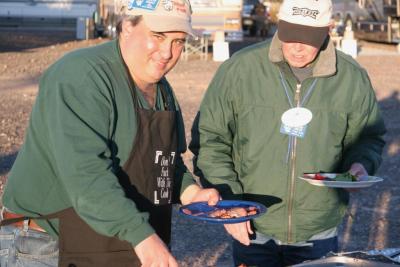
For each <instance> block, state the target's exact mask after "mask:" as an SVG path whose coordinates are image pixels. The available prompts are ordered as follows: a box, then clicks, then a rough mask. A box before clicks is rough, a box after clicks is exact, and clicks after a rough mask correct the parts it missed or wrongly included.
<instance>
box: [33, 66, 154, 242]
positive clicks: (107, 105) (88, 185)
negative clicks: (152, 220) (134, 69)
mask: <svg viewBox="0 0 400 267" xmlns="http://www.w3.org/2000/svg"><path fill="white" fill-rule="evenodd" d="M58 75H60V73H58ZM57 77H59V76H57ZM57 77H55V76H54V75H50V76H48V77H47V78H46V79H45V81H44V82H45V83H43V84H42V86H44V87H53V88H51V90H47V95H45V96H43V95H42V96H41V97H46V105H45V110H43V111H42V112H43V113H44V114H45V115H44V116H45V117H46V121H47V125H48V127H49V129H50V130H49V131H48V133H49V136H48V142H49V144H50V145H51V147H52V148H51V151H52V152H53V153H54V159H55V164H54V166H56V170H55V171H56V172H57V174H58V175H57V177H58V179H59V180H58V181H55V184H57V183H59V184H60V185H61V186H62V187H63V188H64V190H65V192H66V194H67V195H68V197H69V200H70V202H71V204H72V206H73V208H74V209H75V211H76V212H77V214H78V215H79V216H80V217H81V218H82V219H83V220H84V221H85V222H86V223H88V224H89V225H90V226H91V227H92V228H93V229H94V230H95V231H96V232H98V233H100V234H102V235H105V236H115V237H118V238H119V239H121V240H126V241H128V242H130V243H131V244H132V245H133V246H135V245H137V244H138V243H140V242H141V241H142V240H144V239H145V238H147V237H148V236H150V235H151V234H153V233H154V230H153V228H152V227H151V226H150V225H149V223H148V221H147V219H148V214H147V213H143V212H140V211H139V210H138V209H137V207H136V205H135V203H134V202H133V201H131V200H130V199H128V198H126V197H125V192H124V190H123V188H122V187H121V185H120V184H119V182H118V178H117V177H116V175H115V174H114V172H113V171H112V168H111V165H112V164H111V163H112V162H111V159H110V154H111V152H110V148H109V146H108V140H109V138H110V132H111V128H112V127H111V126H110V125H111V124H112V123H111V121H112V118H113V114H114V112H115V110H113V100H112V96H111V91H107V89H106V88H108V87H107V86H105V85H104V84H103V82H102V80H101V79H99V77H97V76H96V75H94V74H93V75H90V73H89V74H88V73H86V74H76V75H75V76H74V77H75V79H74V80H66V79H57ZM69 77H71V76H70V75H69ZM108 90H112V89H110V88H108ZM39 101H40V99H39ZM114 104H115V103H114ZM132 139H133V138H132ZM128 142H131V140H128ZM128 142H127V144H126V145H128V146H129V145H131V143H128Z"/></svg>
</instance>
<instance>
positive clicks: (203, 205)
mask: <svg viewBox="0 0 400 267" xmlns="http://www.w3.org/2000/svg"><path fill="white" fill-rule="evenodd" d="M232 208H244V209H246V210H248V209H249V208H250V209H253V210H254V211H256V213H255V214H253V215H247V216H242V217H237V218H236V217H235V218H220V217H212V216H213V214H215V212H218V211H219V212H221V213H223V212H224V210H225V211H226V210H229V209H232ZM266 212H267V208H266V207H265V206H264V205H263V204H260V203H258V202H252V201H244V200H220V201H219V202H218V203H217V205H215V206H209V205H208V204H207V202H195V203H191V204H188V205H185V206H182V207H180V209H179V213H181V214H183V215H184V216H186V217H189V218H192V219H196V220H201V221H207V222H210V223H221V224H227V223H239V222H245V221H248V220H250V219H254V218H257V217H259V216H261V215H263V214H264V213H266Z"/></svg>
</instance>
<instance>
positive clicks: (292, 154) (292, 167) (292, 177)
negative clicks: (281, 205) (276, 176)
mask: <svg viewBox="0 0 400 267" xmlns="http://www.w3.org/2000/svg"><path fill="white" fill-rule="evenodd" d="M300 88H301V84H297V85H296V92H295V94H294V102H295V104H296V107H300ZM291 142H292V144H291V148H292V149H291V150H290V188H289V201H288V234H287V242H288V244H290V243H292V210H293V198H294V184H295V174H296V172H295V170H296V147H297V138H296V137H295V136H292V137H291Z"/></svg>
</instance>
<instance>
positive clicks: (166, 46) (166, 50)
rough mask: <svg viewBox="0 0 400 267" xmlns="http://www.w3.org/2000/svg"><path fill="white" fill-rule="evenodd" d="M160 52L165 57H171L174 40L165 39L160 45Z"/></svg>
mask: <svg viewBox="0 0 400 267" xmlns="http://www.w3.org/2000/svg"><path fill="white" fill-rule="evenodd" d="M160 54H161V57H162V58H163V59H170V58H171V56H172V42H168V41H164V42H163V43H162V44H161V46H160Z"/></svg>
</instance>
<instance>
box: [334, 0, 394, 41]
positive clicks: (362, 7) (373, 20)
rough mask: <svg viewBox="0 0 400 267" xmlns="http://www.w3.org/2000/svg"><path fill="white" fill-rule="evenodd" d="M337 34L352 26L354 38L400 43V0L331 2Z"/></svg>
mask: <svg viewBox="0 0 400 267" xmlns="http://www.w3.org/2000/svg"><path fill="white" fill-rule="evenodd" d="M333 19H334V21H335V22H336V29H337V31H338V33H339V34H340V33H342V32H343V30H344V28H345V27H346V25H352V27H353V31H354V34H355V37H356V38H359V39H364V40H370V41H376V42H388V43H400V0H358V1H357V0H333Z"/></svg>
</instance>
